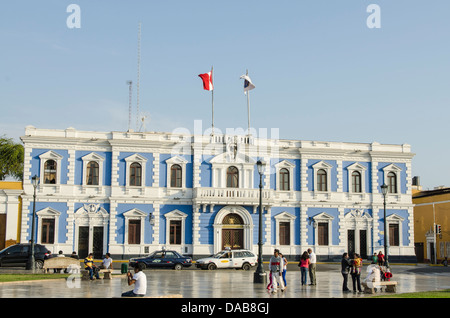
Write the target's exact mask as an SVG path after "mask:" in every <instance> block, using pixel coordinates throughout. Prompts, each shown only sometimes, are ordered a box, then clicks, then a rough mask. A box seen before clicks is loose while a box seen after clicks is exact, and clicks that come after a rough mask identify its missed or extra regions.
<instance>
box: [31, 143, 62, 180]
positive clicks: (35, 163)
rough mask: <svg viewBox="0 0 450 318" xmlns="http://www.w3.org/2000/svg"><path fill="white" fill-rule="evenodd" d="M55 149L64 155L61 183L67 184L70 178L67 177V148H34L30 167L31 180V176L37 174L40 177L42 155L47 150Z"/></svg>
mask: <svg viewBox="0 0 450 318" xmlns="http://www.w3.org/2000/svg"><path fill="white" fill-rule="evenodd" d="M50 150H51V151H53V152H55V153H57V154H59V155H61V156H63V159H62V160H61V171H60V173H61V178H60V183H61V184H67V180H68V179H69V178H68V177H67V174H68V172H69V169H68V166H69V152H68V151H67V150H59V149H58V150H54V149H33V150H31V160H30V163H31V168H30V172H31V174H30V178H29V180H30V182H31V178H32V177H33V176H35V175H37V176H39V177H40V171H39V170H40V167H41V159H40V158H39V156H40V155H42V154H44V153H46V152H47V151H50Z"/></svg>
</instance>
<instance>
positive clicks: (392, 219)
mask: <svg viewBox="0 0 450 318" xmlns="http://www.w3.org/2000/svg"><path fill="white" fill-rule="evenodd" d="M404 220H405V219H404V218H402V217H401V216H400V215H398V214H395V213H394V214H391V215H389V216H386V228H387V233H386V234H387V240H388V244H389V242H390V237H389V226H390V225H391V224H398V246H393V247H401V246H403V235H402V233H403V225H402V224H403V221H404ZM385 231H386V229H385ZM389 247H391V245H390V244H389Z"/></svg>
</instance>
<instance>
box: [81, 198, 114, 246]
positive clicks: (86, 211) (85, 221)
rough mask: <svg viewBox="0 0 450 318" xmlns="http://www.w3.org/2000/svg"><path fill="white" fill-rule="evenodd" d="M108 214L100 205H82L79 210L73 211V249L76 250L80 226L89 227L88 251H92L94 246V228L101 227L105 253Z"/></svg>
mask: <svg viewBox="0 0 450 318" xmlns="http://www.w3.org/2000/svg"><path fill="white" fill-rule="evenodd" d="M109 218H110V215H109V213H108V212H107V211H106V210H105V209H104V208H102V207H100V204H84V205H83V206H82V207H81V208H79V209H78V210H76V211H75V213H74V219H75V242H74V248H75V250H78V236H79V228H80V226H87V227H89V248H88V251H89V252H92V251H93V246H94V227H97V226H98V227H103V253H106V251H107V248H108V224H109Z"/></svg>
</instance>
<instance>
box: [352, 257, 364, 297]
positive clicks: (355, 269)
mask: <svg viewBox="0 0 450 318" xmlns="http://www.w3.org/2000/svg"><path fill="white" fill-rule="evenodd" d="M361 268H362V259H361V258H360V257H359V255H358V254H356V253H355V254H354V257H353V261H352V269H351V275H352V283H353V292H354V293H356V289H358V291H359V292H360V293H362V289H361Z"/></svg>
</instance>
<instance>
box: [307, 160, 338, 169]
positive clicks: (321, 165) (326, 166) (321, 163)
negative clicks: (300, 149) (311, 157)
mask: <svg viewBox="0 0 450 318" xmlns="http://www.w3.org/2000/svg"><path fill="white" fill-rule="evenodd" d="M312 167H313V168H314V169H331V168H333V166H332V165H330V164H329V163H326V162H325V161H319V162H317V163H315V164H313V165H312Z"/></svg>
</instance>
